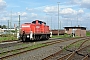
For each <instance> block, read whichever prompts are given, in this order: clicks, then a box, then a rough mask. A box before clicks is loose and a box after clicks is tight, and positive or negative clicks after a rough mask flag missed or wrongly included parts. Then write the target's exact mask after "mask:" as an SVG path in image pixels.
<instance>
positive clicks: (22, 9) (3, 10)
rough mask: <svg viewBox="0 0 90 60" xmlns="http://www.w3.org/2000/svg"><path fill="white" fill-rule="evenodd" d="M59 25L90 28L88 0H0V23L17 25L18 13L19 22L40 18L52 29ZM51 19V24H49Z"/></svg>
mask: <svg viewBox="0 0 90 60" xmlns="http://www.w3.org/2000/svg"><path fill="white" fill-rule="evenodd" d="M57 2H60V4H59V15H60V16H59V27H60V26H61V29H63V27H66V26H78V25H80V26H84V27H87V29H90V24H89V22H90V0H0V25H3V24H5V25H8V20H9V21H11V22H12V26H14V24H16V25H18V15H21V24H22V23H25V22H32V21H33V20H42V21H44V22H46V23H47V25H49V26H50V28H52V29H58V3H57ZM51 21H52V24H51Z"/></svg>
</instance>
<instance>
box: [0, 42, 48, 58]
mask: <svg viewBox="0 0 90 60" xmlns="http://www.w3.org/2000/svg"><path fill="white" fill-rule="evenodd" d="M23 46H25V45H23ZM42 46H47V45H46V44H36V45H32V46H28V48H25V49H23V50H24V51H26V50H32V49H35V48H39V47H42ZM19 52H21V51H20V50H13V51H12V52H10V53H12V54H16V53H19ZM6 54H8V52H7V53H1V54H0V56H4V55H6Z"/></svg>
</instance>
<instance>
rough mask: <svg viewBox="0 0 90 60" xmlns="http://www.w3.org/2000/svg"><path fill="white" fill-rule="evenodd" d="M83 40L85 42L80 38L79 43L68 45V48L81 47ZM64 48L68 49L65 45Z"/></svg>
mask: <svg viewBox="0 0 90 60" xmlns="http://www.w3.org/2000/svg"><path fill="white" fill-rule="evenodd" d="M83 42H84V40H80V41H78V42H77V43H74V44H72V45H69V46H67V48H68V49H70V48H72V47H75V48H78V47H80V45H81V44H82V43H83ZM64 49H66V47H65V48H64Z"/></svg>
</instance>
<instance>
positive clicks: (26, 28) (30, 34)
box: [20, 20, 50, 41]
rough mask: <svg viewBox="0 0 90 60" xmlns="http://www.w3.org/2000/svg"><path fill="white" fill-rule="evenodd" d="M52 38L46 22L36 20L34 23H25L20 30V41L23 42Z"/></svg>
mask: <svg viewBox="0 0 90 60" xmlns="http://www.w3.org/2000/svg"><path fill="white" fill-rule="evenodd" d="M49 38H50V30H49V26H47V25H46V23H45V22H42V21H39V20H35V21H33V22H32V23H24V24H22V25H21V29H20V39H22V41H26V40H27V39H29V40H42V39H49Z"/></svg>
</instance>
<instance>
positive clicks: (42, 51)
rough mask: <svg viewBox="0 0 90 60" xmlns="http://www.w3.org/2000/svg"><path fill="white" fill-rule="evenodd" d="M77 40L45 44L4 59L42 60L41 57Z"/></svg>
mask: <svg viewBox="0 0 90 60" xmlns="http://www.w3.org/2000/svg"><path fill="white" fill-rule="evenodd" d="M77 40H78V39H76V40H70V41H66V42H61V43H57V44H54V45H50V46H46V47H44V48H39V49H36V50H33V51H30V52H26V53H22V54H19V55H16V56H13V57H10V58H7V59H5V60H42V59H43V58H45V57H47V56H49V55H51V54H54V53H56V52H58V51H60V50H61V49H62V48H63V47H65V46H67V45H69V44H70V43H73V42H75V41H77Z"/></svg>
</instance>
